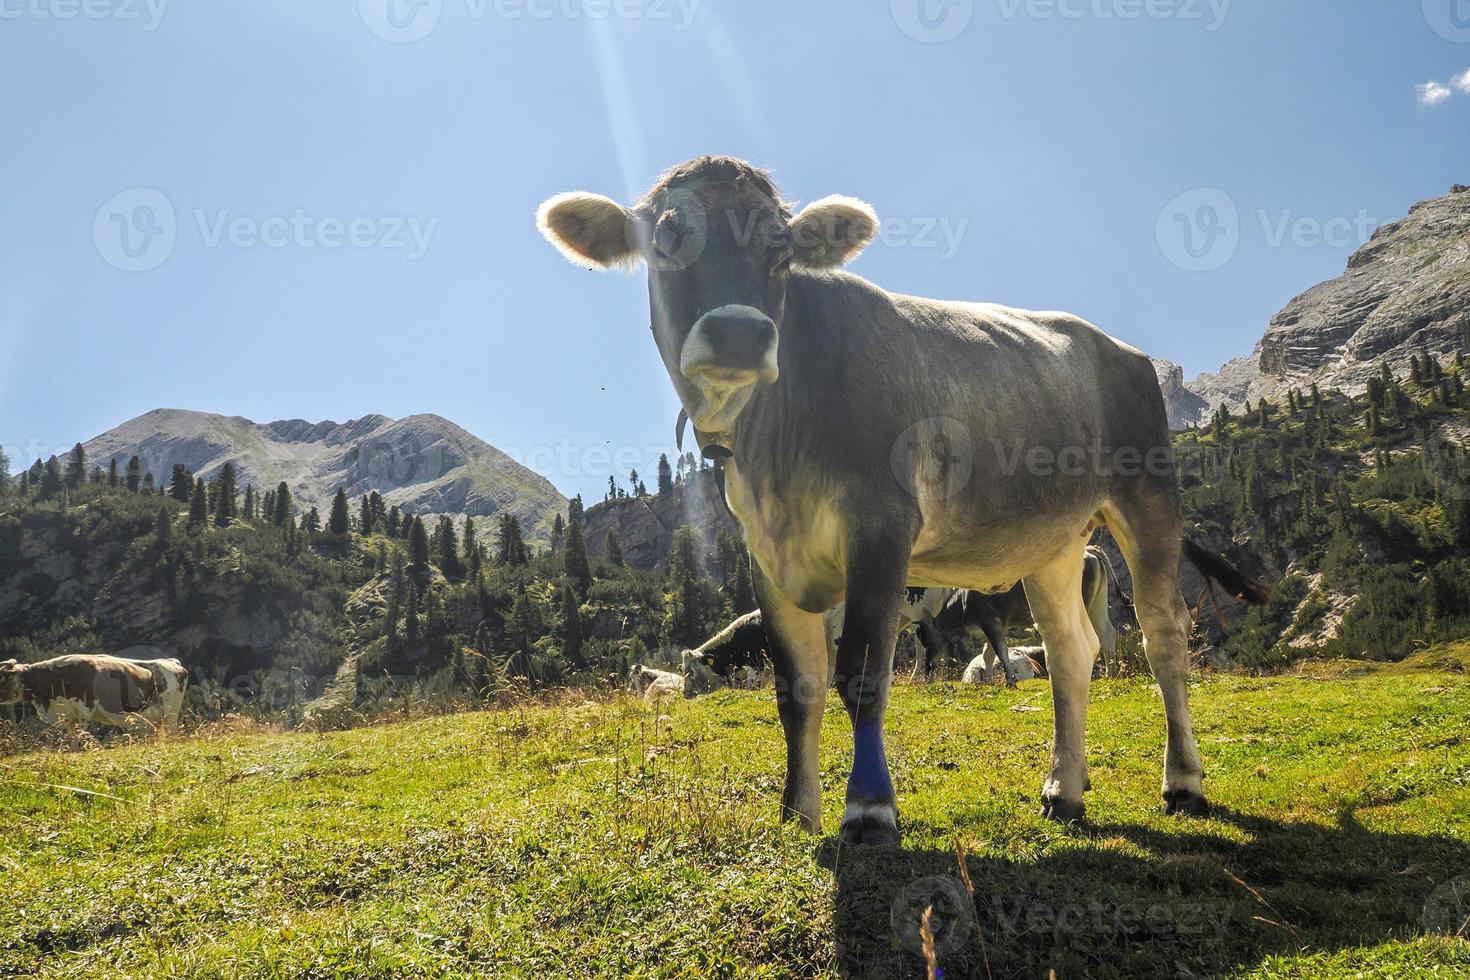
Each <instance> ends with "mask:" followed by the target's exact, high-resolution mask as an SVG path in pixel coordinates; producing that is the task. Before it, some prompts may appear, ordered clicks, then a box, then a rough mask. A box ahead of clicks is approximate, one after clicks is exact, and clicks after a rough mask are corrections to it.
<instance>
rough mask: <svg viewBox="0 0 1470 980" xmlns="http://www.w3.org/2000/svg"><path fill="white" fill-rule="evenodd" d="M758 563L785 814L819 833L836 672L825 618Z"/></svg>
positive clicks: (758, 588) (758, 593)
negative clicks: (782, 754)
mask: <svg viewBox="0 0 1470 980" xmlns="http://www.w3.org/2000/svg"><path fill="white" fill-rule="evenodd" d="M752 564H753V565H754V570H755V587H756V598H757V600H758V601H759V602H760V607H761V619H762V621H763V622H764V624H765V627H766V636H767V639H768V640H769V642H770V645H771V661H772V665H773V666H774V668H775V673H776V711H777V713H778V714H779V715H780V716H781V729H782V731H783V732H784V733H785V735H786V785H785V788H784V789H782V791H781V819H782V820H800V821H801V828H802V829H803V830H805V831H807V832H809V833H813V834H816V833H820V832H821V830H822V778H821V776H822V774H821V768H820V760H819V758H818V755H819V749H820V748H821V734H822V710H823V708H824V707H825V706H826V704H827V681H828V678H829V677H830V676H831V670H830V668H829V666H828V656H827V640H826V637H825V635H824V633H823V629H822V617H821V616H819V615H815V614H813V613H808V612H803V611H802V610H800V609H798V608H796V606H794V605H793V604H792V602H791V600H790V599H789V598H787V596H786V595H785V593H783V592H782V591H781V590H780V589H779V588H777V587H776V586H775V585H774V584H772V583H771V581H770V580H769V579H768V578H766V576H765V573H763V572H762V571H761V569H760V565H759V564H758V563H754V562H753V563H752Z"/></svg>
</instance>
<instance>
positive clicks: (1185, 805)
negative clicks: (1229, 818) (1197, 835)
mask: <svg viewBox="0 0 1470 980" xmlns="http://www.w3.org/2000/svg"><path fill="white" fill-rule="evenodd" d="M1164 814H1165V816H1170V817H1207V816H1209V815H1210V801H1209V800H1207V799H1205V798H1204V797H1203V796H1201V795H1200V794H1199V793H1196V792H1194V791H1193V790H1188V789H1170V790H1165V791H1164Z"/></svg>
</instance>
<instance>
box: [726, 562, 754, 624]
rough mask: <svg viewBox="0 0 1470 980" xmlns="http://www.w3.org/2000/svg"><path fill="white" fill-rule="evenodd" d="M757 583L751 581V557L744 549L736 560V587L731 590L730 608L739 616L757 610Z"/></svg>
mask: <svg viewBox="0 0 1470 980" xmlns="http://www.w3.org/2000/svg"><path fill="white" fill-rule="evenodd" d="M755 606H756V602H755V583H754V582H753V581H752V579H751V573H750V555H749V554H747V553H746V551H745V549H744V548H743V547H742V548H741V549H740V551H739V554H738V555H737V556H736V559H735V585H734V587H733V588H732V589H731V590H730V607H731V609H732V611H733V612H734V613H735V614H736V615H737V616H743V615H745V614H746V613H748V612H751V611H753V610H754V609H755Z"/></svg>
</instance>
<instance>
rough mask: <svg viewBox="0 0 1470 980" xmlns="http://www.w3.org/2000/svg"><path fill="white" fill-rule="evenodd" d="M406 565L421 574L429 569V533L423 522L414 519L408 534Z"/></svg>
mask: <svg viewBox="0 0 1470 980" xmlns="http://www.w3.org/2000/svg"><path fill="white" fill-rule="evenodd" d="M408 563H409V566H410V567H412V568H413V570H414V571H415V572H418V573H420V574H422V573H423V572H424V571H425V570H426V569H428V567H429V532H428V531H427V530H425V529H424V522H423V521H421V520H419V519H418V518H417V517H415V518H414V519H413V521H412V523H411V526H410V527H409V532H408Z"/></svg>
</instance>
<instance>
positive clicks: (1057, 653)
mask: <svg viewBox="0 0 1470 980" xmlns="http://www.w3.org/2000/svg"><path fill="white" fill-rule="evenodd" d="M1081 569H1082V561H1081V555H1080V554H1077V553H1074V552H1071V551H1068V552H1066V553H1065V554H1064V555H1062V556H1061V557H1060V558H1058V559H1056V560H1053V561H1052V562H1051V563H1049V564H1048V565H1047V566H1046V567H1045V568H1043V569H1042V570H1041V571H1040V572H1038V573H1037V574H1036V575H1033V576H1031V577H1030V578H1028V579H1026V599H1027V600H1028V601H1029V602H1030V604H1031V612H1032V613H1033V614H1034V615H1035V617H1036V626H1037V628H1038V629H1039V630H1040V631H1041V638H1042V640H1043V642H1045V644H1046V669H1047V673H1048V674H1049V675H1050V677H1051V699H1052V709H1053V712H1054V715H1055V717H1054V719H1053V726H1054V728H1053V733H1052V749H1051V769H1050V771H1049V772H1048V774H1047V777H1046V784H1045V785H1044V786H1043V787H1042V790H1041V812H1042V815H1043V816H1046V817H1050V818H1051V819H1053V820H1060V821H1062V822H1064V823H1070V822H1073V821H1078V820H1081V819H1082V817H1083V816H1084V815H1085V813H1086V808H1085V807H1084V805H1083V803H1082V794H1083V793H1084V792H1085V791H1086V790H1087V789H1088V780H1087V697H1088V691H1089V688H1090V686H1091V684H1092V664H1093V661H1094V660H1096V658H1097V648H1098V641H1097V634H1096V633H1095V632H1094V631H1093V628H1092V624H1091V623H1090V622H1089V621H1088V619H1087V616H1086V611H1085V610H1084V608H1083V606H1082V590H1081V587H1080V584H1081V583H1080V578H1081Z"/></svg>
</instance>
